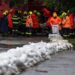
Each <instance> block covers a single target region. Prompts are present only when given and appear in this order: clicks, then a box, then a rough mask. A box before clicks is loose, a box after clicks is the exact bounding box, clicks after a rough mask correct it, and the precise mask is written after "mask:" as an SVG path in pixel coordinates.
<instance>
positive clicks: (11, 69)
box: [0, 39, 73, 75]
mask: <svg viewBox="0 0 75 75" xmlns="http://www.w3.org/2000/svg"><path fill="white" fill-rule="evenodd" d="M71 48H73V46H72V44H70V43H69V42H68V41H64V40H63V39H61V40H58V41H57V40H56V41H54V40H53V41H52V42H48V43H46V42H43V41H41V42H38V43H29V44H28V45H24V46H23V47H17V48H12V49H10V50H8V51H7V52H3V53H0V75H19V73H21V72H22V71H25V70H26V69H27V68H29V67H32V66H34V65H36V64H38V63H39V62H42V61H44V60H47V59H50V58H51V54H53V53H56V52H58V51H63V50H67V49H71Z"/></svg>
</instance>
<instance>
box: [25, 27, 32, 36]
mask: <svg viewBox="0 0 75 75" xmlns="http://www.w3.org/2000/svg"><path fill="white" fill-rule="evenodd" d="M31 34H32V27H26V35H31Z"/></svg>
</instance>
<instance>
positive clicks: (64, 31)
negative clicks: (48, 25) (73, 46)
mask: <svg viewBox="0 0 75 75" xmlns="http://www.w3.org/2000/svg"><path fill="white" fill-rule="evenodd" d="M62 31H63V35H66V36H68V35H69V34H70V28H63V29H62Z"/></svg>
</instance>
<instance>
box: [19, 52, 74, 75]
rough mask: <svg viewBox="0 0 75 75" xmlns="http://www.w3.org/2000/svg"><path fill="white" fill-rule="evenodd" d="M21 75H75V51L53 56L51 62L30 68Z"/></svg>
mask: <svg viewBox="0 0 75 75" xmlns="http://www.w3.org/2000/svg"><path fill="white" fill-rule="evenodd" d="M20 75H75V51H65V52H61V53H57V54H55V55H52V58H51V59H50V60H47V61H46V62H43V63H41V64H40V65H38V66H36V67H33V68H30V69H28V70H27V71H25V72H24V73H22V74H20Z"/></svg>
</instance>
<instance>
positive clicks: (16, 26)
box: [12, 24, 19, 35]
mask: <svg viewBox="0 0 75 75" xmlns="http://www.w3.org/2000/svg"><path fill="white" fill-rule="evenodd" d="M18 30H19V25H17V24H14V25H13V30H12V33H13V35H17V34H18Z"/></svg>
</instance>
